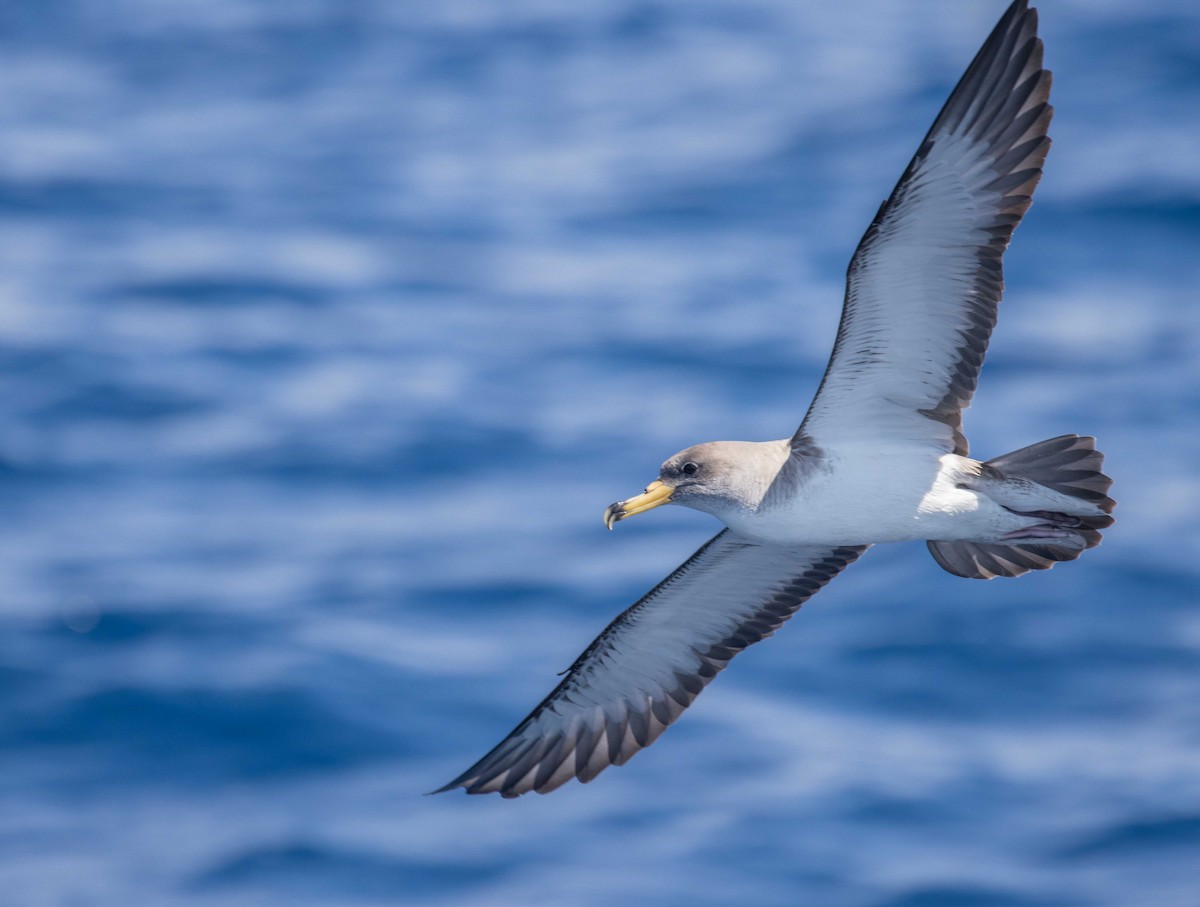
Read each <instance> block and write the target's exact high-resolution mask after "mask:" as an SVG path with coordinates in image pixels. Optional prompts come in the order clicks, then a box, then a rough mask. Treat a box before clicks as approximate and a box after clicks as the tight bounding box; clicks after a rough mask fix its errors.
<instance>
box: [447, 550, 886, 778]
mask: <svg viewBox="0 0 1200 907" xmlns="http://www.w3.org/2000/svg"><path fill="white" fill-rule="evenodd" d="M864 550H866V549H865V547H858V548H849V547H790V546H789V547H781V546H766V545H759V544H757V543H754V542H751V541H748V540H745V539H742V538H740V537H739V536H736V535H734V534H733V533H732V532H730V531H729V530H727V529H726V530H724V531H722V532H721V533H719V534H718V535H717V536H715V537H714V538H712V539H711V540H709V542H708V543H707V544H705V545H704V547H702V548H701V549H700V550H699V551H697V552H696V553H695V554H693V555H692V556H691V557H690V558H689V559H688V560H687V561H686V562H685V563H684V564H683V565H682V566H681V567H679V569H677V570H676V571H675V572H674V573H672V574H671V575H670V576H669V577H667V579H665V580H663V582H661V583H659V585H658V586H656V587H655V588H654V589H653V590H652V591H651V592H649V593H648V594H647V595H646V596H645V597H644V598H643V599H642V600H641V601H639V602H638V603H637V604H635V605H634V606H633V607H631V608H629V609H628V610H627V611H625V613H623V614H622V615H621V616H620V617H618V618H617V619H616V620H614V621H613V622H612V623H611V624H610V625H609V626H608V628H607V629H606V630H605V631H604V632H603V633H601V634H600V635H599V636H598V637H597V638H596V639H595V641H594V642H593V643H592V644H591V645H590V646H588V647H587V650H586V651H585V652H584V653H583V654H582V655H580V656H579V658H578V659H577V660H576V662H575V664H574V665H572V666H571V669H570V671H569V672H568V673H567V676H566V678H565V679H564V680H563V682H562V683H560V684H559V685H558V687H557V688H556V689H555V690H554V692H552V693H551V694H550V695H549V696H547V697H546V699H545V700H544V701H543V702H542V704H541V705H539V706H538V707H537V708H536V709H534V710H533V713H532V714H530V715H529V717H528V718H526V719H525V720H524V721H522V722H521V723H520V724H519V725H518V726H517V728H516V729H515V730H514V731H513V732H512V733H511V734H509V735H508V736H507V737H506V738H505V739H504V740H502V741H501V742H500V744H499V745H498V746H497V747H496V748H495V749H493V750H492V751H491V752H490V753H488V754H487V755H486V756H484V757H483V758H482V759H480V760H479V761H478V762H477V763H475V764H474V765H473V766H471V767H470V768H469V769H467V770H466V771H465V772H463V774H461V775H459V776H458V777H457V778H455V779H454V780H453V781H451V782H450V783H449V784H447V785H446V786H445V787H443V788H440V789H439V790H438V791H436V793H441V792H442V791H447V790H451V789H453V788H455V787H461V788H464V789H465V790H466V791H467V792H468V793H472V794H483V793H492V792H499V793H500V794H502V795H503V796H505V797H516V796H518V795H520V794H524V793H528V792H529V791H537V792H538V793H540V794H544V793H548V792H549V791H552V790H554V789H555V788H556V787H559V786H560V785H562V784H564V783H566V782H567V781H569V780H570V779H571V778H578V779H579V780H580V781H591V780H592V779H593V778H595V777H596V775H598V774H600V772H602V771H603V770H604V769H606V768H607V767H608V766H610V765H621V764H623V763H624V762H625V761H626V760H627V759H629V758H630V757H631V756H632V755H633V754H634V753H636V752H638V750H641V749H643V748H644V747H647V746H649V745H650V744H651V743H653V742H654V741H655V740H656V739H657V738H658V736H659V734H661V733H662V732H663V730H664V729H665V728H666V727H667V725H669V724H671V723H672V722H673V721H674V720H675V719H676V718H678V717H679V715H680V713H682V712H683V710H684V709H686V708H687V707H688V706H689V705H691V704H692V701H693V700H694V699H695V698H696V697H697V696H698V695H699V694H700V691H701V690H703V689H704V687H705V686H706V685H707V684H708V682H709V681H710V680H712V679H713V677H715V676H716V675H717V673H718V672H719V671H720V670H722V669H723V668H724V667H725V665H727V664H728V663H729V661H730V659H732V658H733V656H734V655H736V654H737V653H738V652H740V651H741V650H742V649H744V648H746V647H747V646H749V645H751V644H752V643H756V642H758V641H759V640H760V639H763V638H764V637H767V636H770V635H771V634H772V633H774V632H775V630H776V629H777V628H778V627H779V626H780V625H781V624H782V623H783V622H784V621H785V620H787V619H788V618H789V617H791V616H792V614H794V613H795V612H796V610H797V609H798V608H799V607H800V606H801V605H802V604H803V603H804V602H805V601H807V600H808V599H809V598H811V597H812V596H813V595H814V594H815V593H816V592H817V591H818V590H819V589H820V588H821V587H822V586H824V585H825V584H826V583H827V582H829V581H830V580H831V579H832V578H833V577H834V576H836V575H837V574H838V573H839V572H841V570H842V569H843V568H844V567H845V566H846V565H847V564H850V563H852V562H853V561H855V560H856V559H857V558H858V556H859V555H860V554H861V553H862V552H863V551H864Z"/></svg>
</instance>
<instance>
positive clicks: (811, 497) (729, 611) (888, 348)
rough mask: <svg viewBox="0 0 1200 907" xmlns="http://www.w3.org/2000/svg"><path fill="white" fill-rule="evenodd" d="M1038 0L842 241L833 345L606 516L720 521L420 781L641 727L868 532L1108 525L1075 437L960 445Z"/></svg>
mask: <svg viewBox="0 0 1200 907" xmlns="http://www.w3.org/2000/svg"><path fill="white" fill-rule="evenodd" d="M1049 95H1050V73H1049V72H1048V71H1047V70H1045V69H1043V68H1042V42H1041V41H1040V40H1039V39H1038V37H1037V13H1036V11H1035V10H1031V9H1029V8H1028V4H1027V0H1016V2H1014V3H1013V4H1012V5H1011V6H1010V7H1009V8H1008V11H1007V12H1006V13H1005V14H1004V16H1003V18H1002V19H1001V20H1000V22H999V24H997V26H996V28H995V30H994V31H993V32H992V34H991V35H990V36H989V37H988V39H987V41H986V42H985V43H984V45H983V47H982V49H980V51H979V53H978V55H977V56H976V57H975V59H974V60H973V61H972V62H971V65H970V66H969V67H968V68H967V71H966V73H965V74H964V75H963V77H962V79H961V80H960V81H959V83H958V85H957V86H956V87H955V89H954V91H953V93H951V95H950V98H949V100H948V101H947V102H946V105H945V106H944V107H943V108H942V110H941V112H940V113H939V114H938V116H937V119H936V120H934V123H933V126H932V128H931V129H930V130H929V133H928V135H926V136H925V138H924V140H923V141H922V142H921V144H920V147H918V149H917V152H916V155H915V156H914V157H913V159H912V161H911V163H909V165H908V167H907V169H906V170H905V171H904V174H903V176H901V177H900V181H899V182H898V183H897V184H896V188H895V189H894V190H893V191H892V194H891V196H890V197H889V198H888V199H887V201H885V202H884V203H883V205H882V206H881V207H880V209H879V212H878V213H877V214H876V215H875V219H874V220H873V221H872V222H871V225H870V226H869V227H868V228H867V232H866V234H865V235H864V236H863V238H862V241H861V242H860V243H859V245H858V249H857V250H856V251H855V253H854V257H853V258H852V259H851V261H850V268H849V272H848V275H847V280H846V297H845V303H844V307H843V309H842V320H841V325H840V326H839V328H838V332H837V340H836V342H835V344H834V348H833V354H832V356H831V357H830V360H829V365H828V367H827V369H826V371H825V376H824V378H823V379H822V380H821V385H820V387H819V388H818V390H817V395H816V397H815V399H814V400H813V402H812V405H811V406H810V407H809V410H808V414H807V415H806V416H805V417H804V421H803V423H802V424H801V425H800V428H799V429H798V430H797V431H796V433H795V434H794V435H792V436H791V437H790V438H785V439H783V440H780V441H766V442H761V443H759V442H746V441H715V442H710V443H708V444H699V445H696V446H695V447H689V448H688V449H687V450H683V451H681V452H679V453H677V454H675V455H674V456H672V457H670V458H669V459H668V460H667V461H666V462H665V463H663V465H662V468H661V471H660V472H659V476H658V479H657V480H656V481H654V482H651V483H650V485H649V487H647V488H646V490H645V492H644V493H642V494H639V495H637V496H635V497H632V498H630V499H629V500H626V501H621V502H619V503H616V504H613V505H612V506H611V507H609V508H608V510H607V511H605V514H604V521H605V524H606V525H607V526H608V527H609V528H610V529H611V528H612V526H613V524H614V523H615V522H616V521H618V520H623V519H625V518H627V517H630V516H633V515H635V514H639V513H644V512H645V511H647V510H651V509H652V508H655V507H659V506H661V505H663V504H668V503H670V504H681V505H683V506H684V507H691V508H693V509H695V510H702V511H705V512H706V513H711V514H712V515H713V516H715V517H717V519H719V520H720V521H721V522H723V523H724V524H725V527H726V528H724V529H722V530H721V532H719V533H718V534H717V535H716V536H715V537H714V538H712V539H710V540H709V541H708V542H707V543H706V544H705V545H704V546H703V547H701V548H700V550H699V551H697V552H696V553H695V554H693V555H692V556H691V557H690V558H688V560H687V561H686V562H685V563H684V564H683V565H682V566H681V567H679V569H677V570H676V571H675V572H674V573H672V574H671V575H670V576H669V577H667V578H666V579H665V580H663V581H662V582H661V583H659V585H658V586H656V587H655V588H654V589H652V590H651V591H650V592H649V593H648V594H647V595H646V596H645V597H644V598H642V600H641V601H639V602H638V603H637V604H635V605H633V607H631V608H629V609H628V610H627V611H625V612H624V613H623V614H621V615H620V616H619V617H618V618H617V619H616V620H614V621H613V622H612V623H611V624H610V625H609V626H608V628H607V629H605V631H604V632H603V633H601V634H600V636H598V637H597V638H596V640H595V641H594V642H593V643H592V644H591V645H590V646H588V648H587V650H586V651H585V652H584V653H583V654H582V655H580V656H579V658H578V659H577V660H576V661H575V663H574V664H573V665H572V666H571V668H570V670H569V671H568V672H567V675H566V677H565V678H564V679H563V681H562V683H560V684H559V685H558V687H557V688H556V689H555V690H554V691H553V692H552V693H551V694H550V695H549V696H548V697H546V699H545V701H543V702H542V703H541V705H539V706H538V707H537V708H536V709H534V710H533V712H532V714H530V715H529V717H528V718H526V719H525V720H524V721H522V722H521V723H520V725H518V726H517V728H516V729H515V730H514V731H513V732H512V733H511V734H509V735H508V736H507V737H506V738H505V739H504V740H502V741H501V742H500V744H499V745H498V746H496V747H495V749H493V750H492V751H491V752H490V753H488V754H487V755H486V756H484V757H483V758H482V759H480V760H479V761H478V762H477V763H475V764H474V765H473V766H471V767H470V768H469V769H467V771H465V772H464V773H463V774H461V775H460V776H459V777H457V778H455V779H454V780H453V781H451V782H450V783H449V784H447V785H446V786H445V787H443V788H441V790H443V791H445V790H451V789H453V788H456V787H461V788H463V789H465V790H466V791H467V792H468V793H472V794H481V793H491V792H497V793H500V794H501V795H503V796H505V797H515V796H519V795H520V794H524V793H528V792H529V791H536V792H538V793H547V792H549V791H552V790H554V789H555V788H557V787H559V786H560V785H562V784H564V783H566V782H567V781H569V780H570V779H571V778H578V779H579V780H580V781H590V780H592V779H593V778H595V777H596V775H598V774H599V773H600V772H602V771H603V770H604V769H605V768H607V767H608V766H609V765H614V764H615V765H621V764H622V763H624V762H625V761H626V760H627V759H629V758H630V757H631V756H632V755H633V754H634V753H636V752H638V751H639V750H641V749H643V748H644V747H647V746H649V745H650V744H651V743H653V742H654V741H655V740H656V739H657V738H658V736H659V734H661V733H662V732H663V730H665V729H666V727H667V725H669V724H671V723H672V722H673V721H674V720H675V719H676V718H678V717H679V715H680V713H682V712H683V710H684V709H686V708H687V707H688V706H689V705H690V704H691V703H692V701H693V700H694V699H695V698H696V696H697V695H699V693H700V691H701V690H703V689H704V687H705V686H706V685H707V684H708V682H709V681H710V680H712V679H713V678H714V677H715V676H716V675H717V673H718V672H720V671H721V670H722V669H723V668H724V667H725V666H726V665H727V664H729V662H730V660H731V659H732V658H733V657H734V656H735V655H736V654H737V653H738V652H740V651H741V650H742V649H744V648H746V647H747V646H749V645H751V644H752V643H755V642H758V641H759V640H760V639H763V638H764V637H766V636H770V635H771V634H772V633H773V632H774V631H775V630H776V629H778V628H779V626H780V625H781V624H782V623H783V622H784V621H785V620H787V619H788V618H789V617H791V616H792V614H794V613H795V612H796V610H797V609H798V608H799V607H800V606H801V605H802V604H803V603H804V602H805V601H807V600H808V599H809V598H810V597H812V596H813V595H814V594H815V593H816V592H817V591H818V590H819V589H820V588H821V587H822V586H824V585H825V584H826V583H828V582H829V581H830V580H831V579H833V578H834V577H835V576H837V574H838V573H840V572H841V571H842V570H843V569H844V568H845V567H846V566H847V565H849V564H851V563H853V562H854V561H855V560H857V559H858V557H859V556H860V555H861V554H862V553H863V552H864V551H865V550H866V549H867V548H868V547H869V546H870V545H872V544H874V543H876V542H899V541H906V540H917V539H919V540H923V541H925V542H926V543H927V544H928V546H929V550H930V552H931V553H932V554H933V557H934V559H935V560H936V561H937V562H938V563H939V564H940V565H941V566H942V567H943V568H945V569H946V570H948V571H949V572H951V573H955V574H957V575H959V576H965V577H971V578H975V579H991V578H992V577H996V576H1019V575H1020V574H1023V573H1026V572H1028V571H1030V570H1043V569H1046V568H1048V567H1052V566H1054V564H1055V563H1057V562H1059V561H1068V560H1073V559H1074V558H1076V557H1078V556H1079V555H1080V553H1081V552H1083V551H1084V550H1085V549H1087V548H1092V547H1094V546H1095V545H1097V544H1099V542H1100V530H1101V529H1104V528H1105V527H1107V526H1109V525H1111V523H1112V521H1113V520H1112V517H1111V516H1110V515H1109V514H1110V513H1111V512H1112V509H1113V506H1114V502H1113V500H1112V499H1111V498H1109V497H1108V490H1109V487H1110V486H1111V485H1112V481H1111V480H1110V479H1109V478H1108V477H1107V476H1105V475H1104V474H1103V473H1102V472H1101V466H1102V461H1103V455H1102V454H1101V453H1100V452H1099V451H1098V450H1096V449H1095V447H1094V439H1092V438H1089V437H1079V436H1077V435H1063V436H1061V437H1058V438H1053V439H1051V440H1049V441H1042V442H1041V443H1039V444H1034V445H1032V446H1030V447H1025V448H1022V449H1021V450H1017V451H1014V452H1012V453H1008V454H1005V455H1003V456H1000V457H995V458H994V459H991V460H986V461H982V460H975V459H972V458H971V457H970V456H968V451H967V440H966V438H965V437H964V436H963V433H962V410H963V409H964V408H966V407H967V406H968V405H969V404H970V402H971V397H972V395H973V394H974V392H975V384H976V381H977V379H978V377H979V369H980V366H981V365H982V364H983V357H984V352H985V351H986V349H987V344H988V338H989V336H990V334H991V332H992V328H993V326H994V325H995V323H996V308H997V305H998V303H999V302H1000V297H1001V293H1002V290H1003V286H1004V284H1003V277H1002V270H1001V259H1002V257H1003V255H1004V250H1005V248H1007V246H1008V243H1009V240H1010V238H1011V237H1012V232H1013V229H1014V228H1015V227H1016V226H1017V224H1018V223H1019V222H1020V220H1021V217H1022V216H1023V215H1024V214H1025V212H1026V210H1028V208H1029V205H1030V196H1031V195H1032V193H1033V190H1034V187H1035V186H1036V185H1037V183H1038V180H1039V179H1040V178H1041V175H1042V162H1043V161H1044V160H1045V158H1046V152H1047V150H1048V149H1049V147H1050V139H1049V138H1048V137H1047V135H1046V130H1047V127H1048V126H1049V124H1050V117H1051V112H1052V110H1051V107H1050V105H1049V103H1048V99H1049Z"/></svg>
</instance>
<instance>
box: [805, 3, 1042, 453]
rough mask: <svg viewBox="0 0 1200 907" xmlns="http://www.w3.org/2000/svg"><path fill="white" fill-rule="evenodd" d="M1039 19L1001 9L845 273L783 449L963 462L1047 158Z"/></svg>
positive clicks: (1019, 9)
mask: <svg viewBox="0 0 1200 907" xmlns="http://www.w3.org/2000/svg"><path fill="white" fill-rule="evenodd" d="M1049 96H1050V73H1049V72H1048V71H1046V70H1044V69H1042V42H1041V41H1040V40H1039V39H1038V37H1037V12H1036V11H1035V10H1031V9H1028V8H1027V4H1026V0H1017V2H1015V3H1013V5H1012V6H1011V7H1009V9H1008V11H1007V12H1006V13H1005V14H1004V17H1003V18H1002V19H1001V20H1000V22H999V23H998V24H997V25H996V28H995V30H994V31H993V32H992V34H991V36H990V37H989V38H988V39H987V41H986V42H985V43H984V45H983V47H982V48H981V49H980V51H979V53H978V55H977V56H976V57H975V59H974V60H973V61H972V63H971V65H970V66H969V67H968V68H967V71H966V73H965V74H964V75H963V77H962V79H961V81H959V83H958V85H957V87H956V88H955V89H954V92H953V93H952V94H951V95H950V99H949V100H948V101H947V102H946V105H945V106H944V107H943V108H942V111H941V113H940V114H939V115H938V117H937V119H936V120H935V121H934V124H933V127H932V128H931V129H930V130H929V134H928V135H927V136H926V137H925V140H924V141H923V142H922V143H921V146H920V148H918V149H917V153H916V155H915V156H914V157H913V159H912V162H911V163H910V164H909V165H908V169H907V170H905V171H904V175H903V176H902V177H901V178H900V182H899V183H898V184H897V185H896V188H895V189H894V190H893V191H892V195H891V197H890V198H889V199H888V200H887V201H886V202H884V203H883V206H882V207H880V209H879V213H878V214H876V215H875V220H874V221H873V222H872V223H871V226H870V228H868V230H867V232H866V234H865V235H864V236H863V238H862V241H861V242H860V243H859V246H858V249H857V251H855V253H854V257H853V259H852V260H851V262H850V269H849V273H848V275H847V281H846V300H845V305H844V307H843V310H842V321H841V325H840V327H839V328H838V334H837V342H836V343H835V345H834V349H833V355H832V357H831V358H830V361H829V366H828V368H827V369H826V372H825V377H824V379H823V380H822V382H821V387H820V389H819V390H818V391H817V396H816V398H815V399H814V400H813V403H812V406H811V407H810V408H809V411H808V415H807V416H806V417H805V419H804V423H803V425H801V427H800V430H799V431H798V432H797V434H796V437H795V438H794V439H793V444H794V445H800V444H803V443H805V442H806V441H807V442H815V443H816V444H817V445H818V446H821V445H824V444H826V443H830V442H833V443H836V442H839V441H852V442H853V441H857V440H864V441H873V442H877V441H878V440H879V439H880V438H881V437H882V438H889V439H893V440H911V441H916V442H920V443H926V442H927V443H930V444H933V445H935V446H939V447H941V448H943V449H944V450H946V451H947V452H954V453H960V454H966V453H967V443H966V440H965V439H964V437H963V434H962V416H961V411H962V409H964V408H965V407H966V406H968V405H969V404H970V402H971V397H972V395H973V394H974V393H975V385H976V382H977V380H978V378H979V369H980V366H981V365H982V364H983V357H984V353H985V352H986V350H987V344H988V339H989V337H990V336H991V333H992V328H993V327H994V326H995V324H996V308H997V306H998V304H999V302H1000V296H1001V293H1002V291H1003V289H1004V280H1003V272H1002V269H1001V258H1002V256H1003V255H1004V250H1005V249H1006V248H1007V247H1008V243H1009V240H1010V239H1011V238H1012V232H1013V229H1014V228H1015V227H1016V225H1017V224H1018V223H1019V222H1020V220H1021V217H1022V216H1023V215H1024V214H1025V212H1026V210H1028V208H1029V205H1030V201H1031V199H1030V196H1031V195H1032V193H1033V190H1034V187H1035V186H1036V185H1037V183H1038V180H1039V179H1040V178H1041V175H1042V162H1043V161H1044V160H1045V158H1046V152H1047V150H1048V149H1049V147H1050V139H1049V138H1048V137H1047V136H1046V130H1047V127H1048V126H1049V124H1050V117H1051V114H1052V108H1051V107H1050V105H1049V104H1048V103H1047V100H1048V98H1049Z"/></svg>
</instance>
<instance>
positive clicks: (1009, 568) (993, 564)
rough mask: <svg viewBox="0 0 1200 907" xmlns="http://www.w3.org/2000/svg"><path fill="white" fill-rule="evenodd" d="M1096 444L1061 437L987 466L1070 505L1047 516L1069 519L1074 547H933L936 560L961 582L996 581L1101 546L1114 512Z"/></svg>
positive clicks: (960, 544) (947, 544) (955, 544)
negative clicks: (1101, 532) (1101, 533)
mask: <svg viewBox="0 0 1200 907" xmlns="http://www.w3.org/2000/svg"><path fill="white" fill-rule="evenodd" d="M1095 444H1096V439H1095V438H1088V437H1080V436H1079V435H1062V436H1061V437H1058V438H1051V439H1050V440H1049V441H1041V442H1039V443H1037V444H1031V445H1030V446H1029V447H1022V448H1021V449H1020V450H1014V451H1013V452H1012V453H1007V454H1004V456H1001V457H996V459H994V460H988V461H987V465H988V466H990V467H992V468H993V469H994V470H996V471H997V472H999V473H1001V474H1002V475H1003V476H1011V477H1014V478H1017V479H1024V480H1028V481H1029V482H1033V483H1035V484H1037V485H1040V486H1042V487H1043V488H1046V489H1049V490H1050V491H1051V492H1056V493H1057V494H1059V495H1063V496H1065V498H1066V499H1070V500H1069V501H1068V506H1067V507H1064V508H1063V509H1064V512H1063V513H1057V512H1053V513H1047V514H1046V516H1047V517H1048V518H1050V519H1054V518H1056V517H1059V518H1066V522H1065V523H1064V525H1066V524H1067V523H1069V524H1070V528H1071V534H1072V535H1074V536H1078V542H1077V543H1076V544H1074V545H1056V544H1053V543H1051V542H1029V543H1013V544H1007V545H1006V544H1000V543H991V542H929V543H928V545H929V552H930V554H932V555H933V558H934V560H936V561H937V562H938V563H939V564H940V565H941V566H942V567H943V568H944V569H946V570H948V571H950V572H951V573H954V574H957V575H958V576H965V577H968V578H970V579H992V578H993V577H996V576H1020V575H1021V574H1022V573H1028V572H1029V571H1030V570H1045V569H1047V568H1049V567H1053V566H1054V565H1055V564H1057V563H1059V562H1060V561H1072V560H1074V559H1075V558H1077V557H1079V555H1080V554H1082V553H1083V552H1084V551H1086V550H1087V549H1088V548H1095V547H1096V546H1097V545H1099V544H1100V530H1101V529H1104V528H1106V527H1108V526H1111V525H1112V523H1113V518H1112V517H1111V516H1109V514H1110V513H1112V510H1113V507H1115V506H1116V502H1115V501H1114V500H1113V499H1112V498H1110V497H1109V496H1108V489H1109V488H1110V487H1111V486H1112V479H1110V478H1109V477H1108V476H1106V475H1105V474H1104V473H1103V472H1102V471H1101V468H1102V467H1103V465H1104V454H1102V453H1101V452H1100V451H1098V450H1096V447H1095ZM1072 504H1073V505H1074V506H1069V505H1072ZM1056 510H1057V508H1056ZM1039 513H1040V511H1039Z"/></svg>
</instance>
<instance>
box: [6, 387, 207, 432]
mask: <svg viewBox="0 0 1200 907" xmlns="http://www.w3.org/2000/svg"><path fill="white" fill-rule="evenodd" d="M212 408H213V405H212V403H211V401H208V400H204V399H202V398H200V397H197V396H195V395H191V394H185V393H181V392H179V391H176V390H167V389H166V388H158V387H151V386H147V385H145V384H118V383H116V382H96V383H89V384H87V385H84V386H81V387H75V388H72V389H71V390H70V391H69V392H67V393H65V394H63V396H61V397H59V398H58V399H56V400H54V401H53V402H52V403H50V404H48V405H46V406H43V407H39V408H37V409H35V410H33V411H32V412H31V413H30V414H29V418H30V420H31V421H33V422H37V423H42V422H51V423H58V422H69V421H72V420H74V419H81V418H86V419H87V420H88V421H113V422H134V423H147V422H159V421H163V420H166V419H173V418H179V417H181V416H190V415H195V414H197V413H202V412H206V411H210V410H211V409H212Z"/></svg>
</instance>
